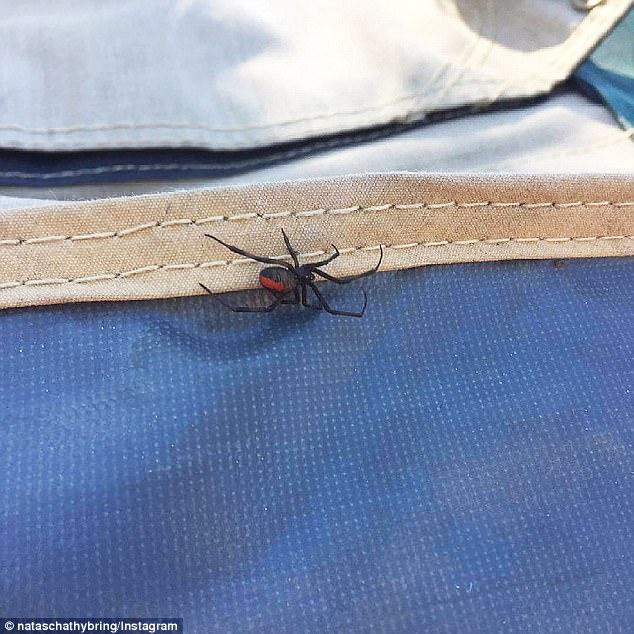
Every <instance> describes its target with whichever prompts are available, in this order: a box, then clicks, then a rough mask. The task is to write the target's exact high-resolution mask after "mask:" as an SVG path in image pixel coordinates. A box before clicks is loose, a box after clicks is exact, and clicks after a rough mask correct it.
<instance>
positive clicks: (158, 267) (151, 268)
mask: <svg viewBox="0 0 634 634" xmlns="http://www.w3.org/2000/svg"><path fill="white" fill-rule="evenodd" d="M595 240H634V236H587V237H572V238H568V237H562V238H498V239H481V238H474V239H472V240H439V241H436V242H408V243H406V244H392V245H379V244H377V245H371V246H365V247H350V248H347V249H339V252H340V253H341V254H345V253H353V252H355V251H377V250H379V249H380V248H383V249H386V250H387V249H412V248H414V247H430V248H438V247H446V246H452V245H457V246H473V245H474V244H478V243H482V244H486V245H498V244H508V243H509V242H517V243H520V244H522V243H526V242H549V243H559V242H588V241H595ZM325 253H326V251H322V250H320V251H311V252H309V253H300V254H299V257H302V258H305V257H318V256H322V255H324V254H325ZM273 259H276V260H290V256H289V255H279V256H273ZM234 264H257V262H256V261H255V260H252V259H250V258H237V259H234V260H212V261H210V262H201V263H199V264H195V263H182V264H151V265H148V266H143V267H140V268H137V269H132V270H130V271H123V272H121V273H103V274H100V275H90V276H83V277H76V278H46V279H41V280H22V281H11V282H0V290H5V289H10V288H16V287H18V286H46V285H54V284H73V283H74V284H83V283H86V282H97V281H102V280H115V279H122V278H128V277H132V276H135V275H143V274H146V273H156V272H157V271H163V270H165V271H173V270H182V269H187V270H189V269H202V268H209V267H215V266H233V265H234Z"/></svg>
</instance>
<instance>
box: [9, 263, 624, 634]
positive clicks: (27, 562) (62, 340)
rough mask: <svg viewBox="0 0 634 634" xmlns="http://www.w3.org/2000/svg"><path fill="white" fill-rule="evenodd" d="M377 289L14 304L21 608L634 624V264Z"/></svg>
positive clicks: (254, 617)
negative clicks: (256, 299)
mask: <svg viewBox="0 0 634 634" xmlns="http://www.w3.org/2000/svg"><path fill="white" fill-rule="evenodd" d="M364 285H365V286H366V288H367V290H368V295H369V298H370V305H369V308H368V312H367V314H366V316H365V317H364V318H363V319H360V320H356V319H351V318H335V317H330V316H328V315H326V314H323V313H318V312H316V311H309V310H306V309H304V310H298V309H297V308H294V307H286V308H283V309H280V311H279V312H275V313H273V314H270V315H239V314H234V313H231V312H229V311H227V310H226V309H224V308H223V307H221V306H219V305H218V304H217V303H216V302H214V301H213V299H212V298H210V297H208V296H205V297H195V298H181V299H174V300H165V301H153V302H127V303H100V304H99V303H96V304H77V305H66V306H51V307H40V308H30V309H19V310H8V311H4V312H2V313H0V320H1V322H0V323H1V324H2V335H3V336H2V339H1V340H0V353H1V355H2V360H3V363H2V370H3V372H2V379H1V380H0V408H1V410H0V411H1V412H2V416H1V417H0V425H1V426H2V429H1V431H2V435H1V437H2V460H1V461H0V482H1V485H0V544H1V546H2V547H1V549H0V570H2V575H0V614H2V615H4V616H14V617H18V616H25V617H26V616H49V617H50V616H60V617H61V616H102V617H108V616H112V617H115V616H124V617H125V616H128V617H131V616H146V617H183V618H184V627H185V631H186V632H196V633H201V634H202V633H205V634H206V633H209V632H245V631H257V632H289V633H290V632H292V633H296V632H320V633H321V632H344V631H345V632H371V631H376V632H461V633H463V632H499V631H514V632H518V631H521V632H529V631H530V632H540V633H542V632H551V633H553V632H561V633H565V634H570V632H575V633H580V632H631V631H632V623H634V585H633V584H632V577H633V576H634V559H633V558H632V552H633V551H634V530H633V526H634V486H633V483H634V402H633V394H632V385H633V379H634V376H633V374H634V366H633V364H632V358H633V352H634V312H633V310H632V308H633V306H634V262H633V261H632V259H599V260H585V261H583V260H577V261H567V262H550V261H541V262H538V261H535V262H507V263H490V264H465V265H451V266H444V267H426V268H419V269H415V270H406V271H400V272H392V273H382V274H378V275H376V276H374V277H372V278H369V279H368V280H367V281H364ZM324 291H325V292H326V291H327V292H328V294H329V297H331V298H332V301H333V304H335V303H336V304H337V305H339V306H343V305H347V306H350V307H353V306H355V305H356V303H357V302H358V301H359V302H360V291H359V288H358V285H357V286H355V287H352V286H351V287H337V288H333V287H332V286H324Z"/></svg>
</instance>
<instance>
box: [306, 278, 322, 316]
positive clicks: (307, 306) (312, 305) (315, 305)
mask: <svg viewBox="0 0 634 634" xmlns="http://www.w3.org/2000/svg"><path fill="white" fill-rule="evenodd" d="M302 306H305V307H306V308H314V309H315V310H322V309H323V306H322V305H321V304H309V303H308V292H307V291H306V284H305V283H303V284H302Z"/></svg>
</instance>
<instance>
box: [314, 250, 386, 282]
mask: <svg viewBox="0 0 634 634" xmlns="http://www.w3.org/2000/svg"><path fill="white" fill-rule="evenodd" d="M380 249H381V255H380V256H379V261H378V262H377V263H376V266H375V267H373V268H371V269H370V270H369V271H365V272H364V273H359V275H353V276H352V277H346V278H343V279H342V278H339V277H335V276H334V275H330V273H326V272H325V271H322V270H321V269H317V268H315V269H313V273H317V275H319V276H320V277H323V278H324V279H325V280H328V281H329V282H334V283H335V284H348V283H349V282H354V281H355V280H360V279H361V278H362V277H367V276H368V275H372V274H373V273H376V272H377V271H378V270H379V267H380V266H381V262H382V261H383V247H380ZM317 266H321V263H319V262H318V263H317Z"/></svg>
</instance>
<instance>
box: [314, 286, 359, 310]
mask: <svg viewBox="0 0 634 634" xmlns="http://www.w3.org/2000/svg"><path fill="white" fill-rule="evenodd" d="M308 286H310V288H311V289H312V291H313V293H315V295H316V297H317V299H318V300H319V303H320V304H321V307H322V308H323V309H324V310H325V311H326V312H327V313H330V314H331V315H341V316H344V317H363V313H365V309H366V308H367V306H368V296H367V294H366V292H365V291H364V290H363V289H361V290H362V292H363V308H362V309H361V311H360V312H358V313H356V312H352V311H348V310H335V309H334V308H330V306H329V305H328V302H327V301H326V298H325V297H324V296H323V295H322V294H321V292H320V291H319V289H318V288H317V286H316V285H315V284H313V283H309V284H308ZM314 308H316V307H314Z"/></svg>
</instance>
